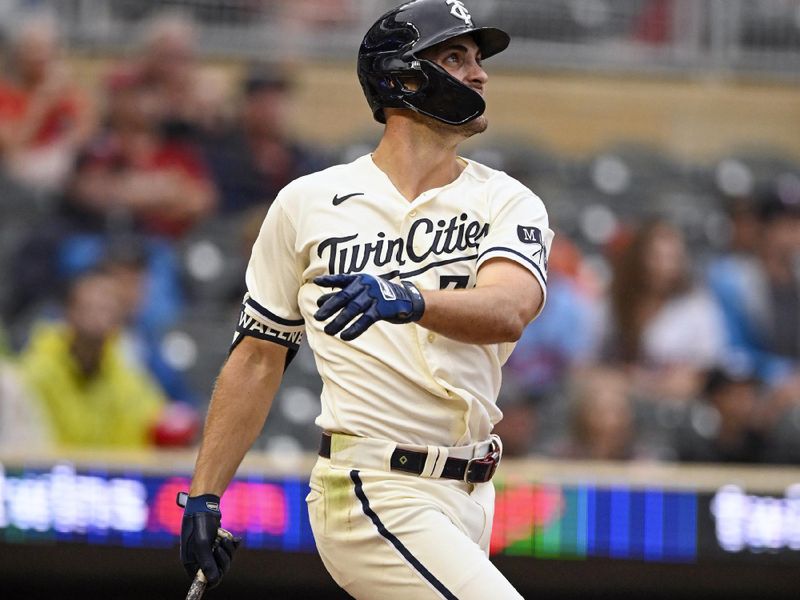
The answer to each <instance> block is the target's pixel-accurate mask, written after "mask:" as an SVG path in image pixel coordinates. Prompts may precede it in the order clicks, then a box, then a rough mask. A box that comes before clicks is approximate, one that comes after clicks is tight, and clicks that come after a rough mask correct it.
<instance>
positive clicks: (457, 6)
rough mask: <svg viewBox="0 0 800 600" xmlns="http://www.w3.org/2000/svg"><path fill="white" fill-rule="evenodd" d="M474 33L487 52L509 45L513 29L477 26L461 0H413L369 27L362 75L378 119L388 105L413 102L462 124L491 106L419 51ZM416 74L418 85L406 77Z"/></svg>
mask: <svg viewBox="0 0 800 600" xmlns="http://www.w3.org/2000/svg"><path fill="white" fill-rule="evenodd" d="M464 34H471V35H472V36H473V38H474V39H475V43H477V44H478V47H479V48H480V50H481V55H482V57H483V58H489V57H490V56H493V55H495V54H497V53H499V52H502V51H503V50H505V49H506V48H507V47H508V44H509V42H510V40H511V38H510V37H509V35H508V34H507V33H506V32H505V31H503V30H501V29H497V28H495V27H476V26H475V24H474V23H473V20H472V15H471V14H470V12H469V10H468V9H467V7H466V6H465V5H464V2H463V1H462V0H414V1H413V2H407V3H406V4H403V5H402V6H398V7H397V8H395V9H394V10H391V11H389V12H388V13H386V14H385V15H383V16H382V17H381V18H380V19H378V20H377V21H376V22H375V24H374V25H373V26H372V27H370V29H369V31H368V32H367V35H366V36H364V41H363V42H362V43H361V48H360V49H359V51H358V80H359V81H360V82H361V87H362V88H363V89H364V95H365V96H366V97H367V101H368V102H369V105H370V108H372V114H373V116H374V117H375V120H376V121H378V122H380V123H386V115H385V114H384V111H383V109H384V108H408V109H411V110H415V111H417V112H419V113H422V114H424V115H428V116H430V117H433V118H434V119H438V120H439V121H443V122H444V123H448V124H450V125H462V124H464V123H467V122H468V121H471V120H472V119H475V118H476V117H479V116H480V115H482V114H483V111H484V110H486V103H485V102H484V101H483V98H482V97H481V95H480V94H479V93H478V92H476V91H475V90H473V89H470V88H469V87H468V86H466V85H464V84H463V83H461V82H460V81H458V80H457V79H456V78H454V77H452V76H451V75H450V74H448V73H447V71H446V70H444V69H443V68H442V67H440V66H439V65H437V64H435V63H434V62H432V61H429V60H425V59H423V58H420V56H419V54H420V53H421V52H422V51H423V50H425V49H427V48H430V47H432V46H435V45H436V44H438V43H440V42H444V41H446V40H449V39H451V38H454V37H457V36H460V35H464ZM409 78H411V79H412V80H413V81H414V82H415V86H414V88H413V89H410V88H408V87H406V85H405V83H404V81H408V79H409Z"/></svg>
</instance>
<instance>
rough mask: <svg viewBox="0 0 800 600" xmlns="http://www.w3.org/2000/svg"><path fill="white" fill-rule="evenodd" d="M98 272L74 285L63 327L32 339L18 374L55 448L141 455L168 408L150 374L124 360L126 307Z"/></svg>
mask: <svg viewBox="0 0 800 600" xmlns="http://www.w3.org/2000/svg"><path fill="white" fill-rule="evenodd" d="M119 294H120V291H119V289H118V286H117V285H116V283H115V281H114V279H113V278H112V277H111V276H109V275H108V274H106V273H103V272H101V271H93V272H89V273H86V274H84V275H82V276H80V277H78V278H77V279H76V280H75V281H74V282H73V284H72V285H71V287H70V289H69V292H68V294H67V299H66V306H65V315H64V320H63V322H51V323H40V324H38V325H36V326H35V327H34V329H33V331H32V334H31V339H30V342H29V344H28V346H27V347H26V348H25V349H24V350H23V352H22V354H21V356H20V359H19V367H20V370H21V373H22V376H23V379H24V380H25V382H26V383H27V384H28V386H29V388H30V391H31V392H32V393H33V395H34V396H36V397H37V398H38V400H39V401H40V402H41V405H42V409H43V413H44V414H45V420H46V421H47V422H48V425H49V426H50V429H51V431H52V434H53V437H54V441H55V443H56V444H57V445H59V446H69V447H116V448H123V447H124V448H142V447H145V446H148V445H150V444H151V443H152V440H153V435H154V430H155V427H156V426H157V424H158V422H159V419H160V418H161V415H162V413H163V411H164V409H165V407H166V405H167V398H166V397H165V396H164V394H163V393H162V391H161V390H160V388H159V387H158V385H157V384H156V383H155V381H154V380H153V379H152V378H151V377H150V375H149V374H147V373H146V372H144V371H142V370H141V369H139V368H137V367H136V366H134V365H133V364H132V363H131V362H130V361H128V360H127V359H126V357H125V356H124V352H123V350H122V345H121V342H120V332H121V329H122V326H123V320H124V315H123V303H122V301H121V298H120V297H119Z"/></svg>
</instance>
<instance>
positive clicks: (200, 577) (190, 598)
mask: <svg viewBox="0 0 800 600" xmlns="http://www.w3.org/2000/svg"><path fill="white" fill-rule="evenodd" d="M206 583H207V580H206V576H205V575H204V574H203V571H202V570H201V569H197V573H196V574H195V576H194V581H192V585H191V586H190V587H189V593H188V594H186V600H200V598H202V597H203V594H204V593H205V591H206Z"/></svg>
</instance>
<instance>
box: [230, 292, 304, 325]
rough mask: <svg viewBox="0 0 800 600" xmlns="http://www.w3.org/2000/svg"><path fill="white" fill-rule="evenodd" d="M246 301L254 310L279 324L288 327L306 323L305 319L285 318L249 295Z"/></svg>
mask: <svg viewBox="0 0 800 600" xmlns="http://www.w3.org/2000/svg"><path fill="white" fill-rule="evenodd" d="M244 303H245V304H246V305H247V306H248V307H249V308H250V309H251V310H253V311H255V312H257V313H258V314H259V315H261V316H262V317H264V319H267V320H269V321H272V322H274V323H277V324H278V325H284V326H286V327H302V326H303V325H305V321H304V320H303V319H297V320H294V319H284V318H283V317H279V316H278V315H276V314H275V313H273V312H271V311H269V310H267V309H266V308H264V307H263V306H261V305H260V304H259V303H258V302H256V301H255V300H253V299H252V298H250V297H248V298H247V299H246V300H245V301H244Z"/></svg>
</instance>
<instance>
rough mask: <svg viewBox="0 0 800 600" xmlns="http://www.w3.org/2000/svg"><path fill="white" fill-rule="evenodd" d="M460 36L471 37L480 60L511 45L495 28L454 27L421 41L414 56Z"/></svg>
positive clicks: (503, 33) (416, 46) (503, 34)
mask: <svg viewBox="0 0 800 600" xmlns="http://www.w3.org/2000/svg"><path fill="white" fill-rule="evenodd" d="M462 35H471V36H472V37H473V39H474V40H475V43H476V44H478V48H480V51H481V58H484V59H485V58H489V57H491V56H494V55H495V54H499V53H500V52H502V51H503V50H505V49H506V48H508V45H509V44H510V43H511V36H509V35H508V34H507V33H506V32H505V31H503V30H502V29H498V28H497V27H456V28H453V29H449V30H447V31H443V32H441V33H439V35H436V36H434V37H431V38H428V39H427V40H421V41H420V42H419V43H417V44H416V45H415V47H414V55H415V56H418V55H419V53H420V52H423V51H425V50H428V49H429V48H433V47H434V46H436V45H437V44H441V43H443V42H446V41H447V40H452V39H453V38H456V37H459V36H462Z"/></svg>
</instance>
